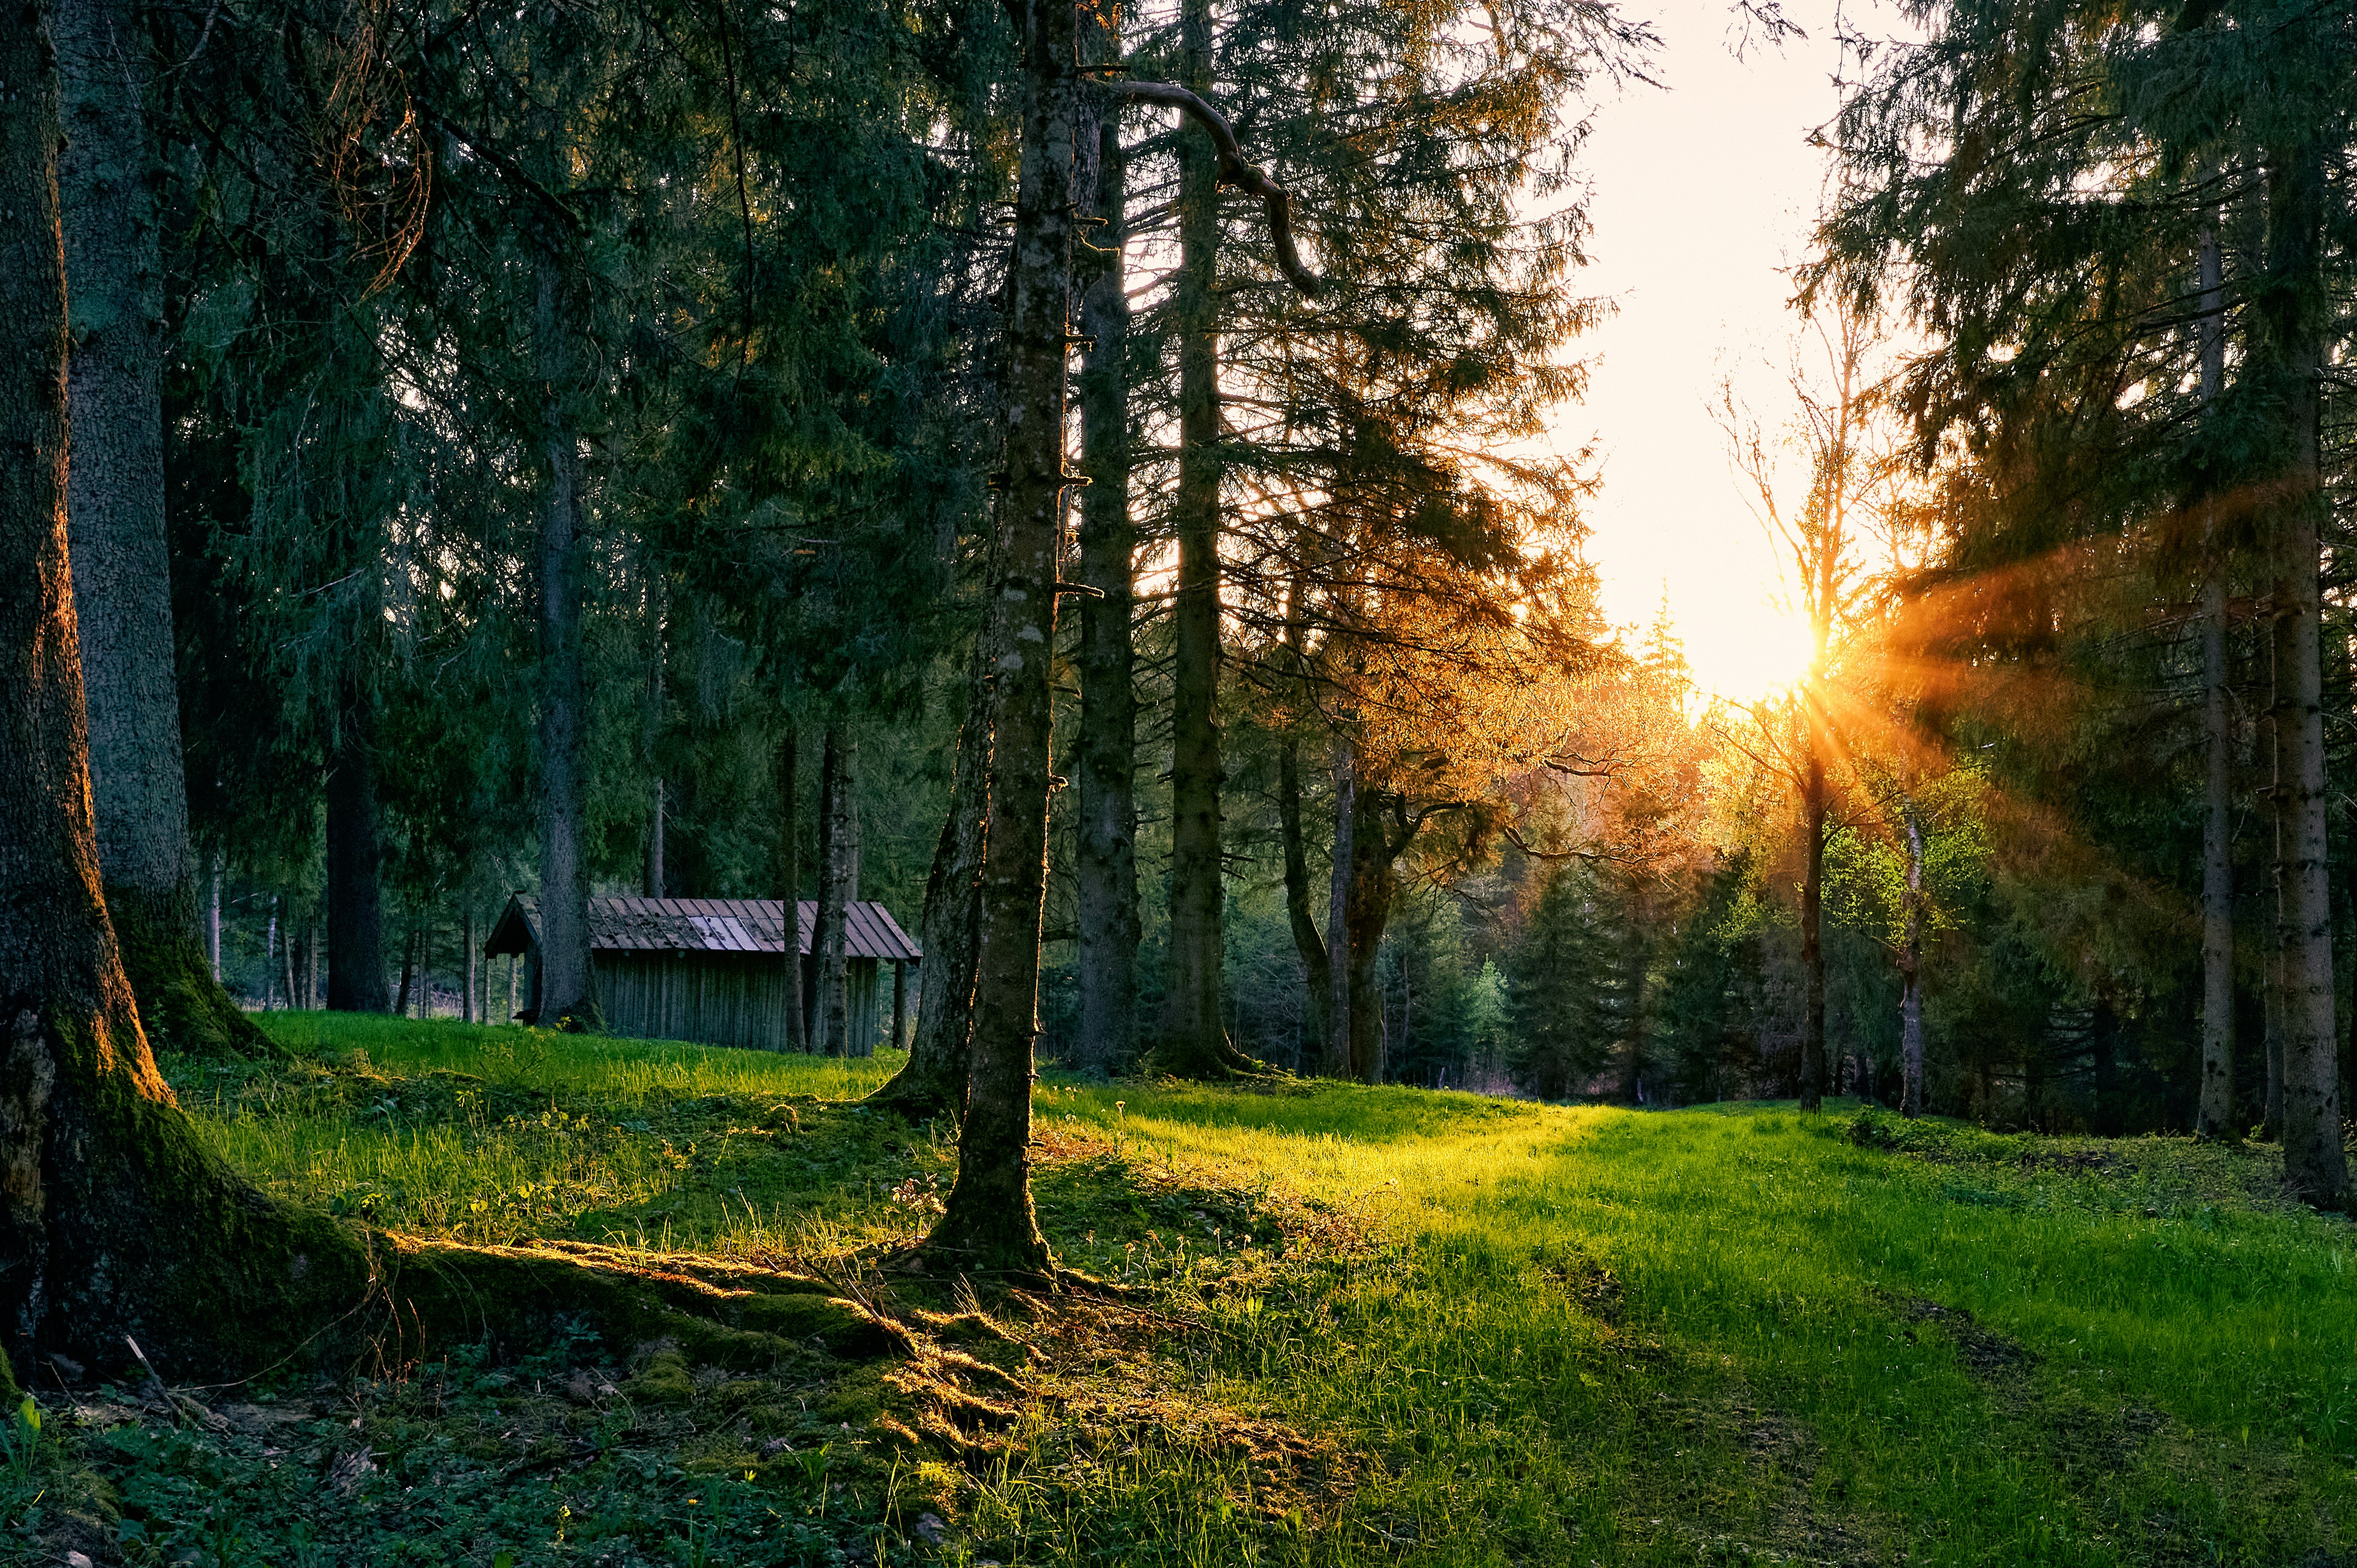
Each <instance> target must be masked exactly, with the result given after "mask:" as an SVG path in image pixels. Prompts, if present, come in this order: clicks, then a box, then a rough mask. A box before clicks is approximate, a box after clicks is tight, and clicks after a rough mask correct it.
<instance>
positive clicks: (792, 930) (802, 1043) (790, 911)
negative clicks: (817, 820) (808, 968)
mask: <svg viewBox="0 0 2357 1568" xmlns="http://www.w3.org/2000/svg"><path fill="white" fill-rule="evenodd" d="M795 746H796V737H795V736H794V726H793V725H791V724H790V725H786V726H785V728H784V729H783V731H781V732H780V735H779V736H778V897H780V898H782V899H783V900H785V905H786V1038H787V1039H788V1040H789V1041H790V1042H791V1044H792V1045H793V1047H794V1049H796V1050H798V1051H806V1050H808V1049H810V1031H809V1030H808V1029H805V1028H804V1027H803V1026H802V954H801V952H800V950H799V949H800V946H801V943H802V915H801V913H800V909H799V902H800V900H801V898H802V822H801V814H802V795H801V792H800V783H801V781H800V780H799V779H797V778H796V777H795V775H796V774H797V773H798V772H799V768H798V767H797V763H798V761H799V758H798V757H796V756H795Z"/></svg>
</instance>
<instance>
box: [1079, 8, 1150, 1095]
mask: <svg viewBox="0 0 2357 1568" xmlns="http://www.w3.org/2000/svg"><path fill="white" fill-rule="evenodd" d="M1098 37H1099V40H1100V47H1101V48H1102V50H1103V58H1105V59H1116V58H1118V57H1119V55H1120V53H1121V39H1120V36H1119V34H1118V33H1116V32H1115V31H1114V30H1113V29H1112V28H1110V27H1103V26H1102V25H1100V27H1099V28H1098ZM1092 119H1093V120H1094V121H1095V125H1094V132H1095V134H1094V135H1093V137H1092V136H1091V135H1090V134H1089V133H1090V129H1091V127H1090V124H1089V122H1090V121H1091V120H1092ZM1092 143H1093V147H1092ZM1075 150H1076V153H1077V154H1078V159H1077V161H1078V162H1079V163H1080V164H1081V165H1082V167H1081V169H1080V171H1079V175H1078V184H1079V185H1080V186H1081V188H1082V189H1089V188H1093V190H1094V197H1095V199H1094V202H1093V207H1094V210H1095V216H1097V217H1099V218H1102V219H1103V220H1104V223H1103V226H1102V227H1100V228H1098V229H1097V230H1096V231H1095V239H1094V242H1093V246H1092V248H1084V249H1083V250H1082V258H1083V261H1082V267H1081V271H1082V273H1083V275H1084V276H1086V278H1087V280H1088V281H1087V284H1086V285H1085V287H1084V289H1083V291H1082V296H1081V331H1082V334H1083V335H1084V336H1085V337H1086V338H1088V339H1089V342H1088V344H1087V345H1086V346H1085V347H1084V349H1083V350H1082V360H1081V466H1082V470H1083V471H1084V472H1085V473H1086V474H1087V475H1088V476H1089V486H1088V488H1087V489H1084V490H1082V492H1081V539H1080V563H1079V566H1078V572H1079V576H1080V582H1081V585H1082V587H1084V588H1088V589H1091V590H1093V592H1092V594H1090V595H1087V596H1083V597H1082V600H1081V636H1080V647H1079V650H1078V652H1077V655H1076V657H1075V658H1074V660H1073V663H1074V666H1075V670H1076V672H1077V673H1078V675H1079V677H1080V683H1081V734H1080V744H1079V746H1077V747H1076V748H1075V750H1076V753H1077V755H1076V757H1075V761H1074V767H1073V770H1072V771H1073V776H1074V779H1075V780H1076V781H1077V782H1078V784H1079V786H1080V822H1079V829H1080V832H1079V835H1078V836H1079V844H1078V854H1077V861H1078V865H1077V866H1076V871H1077V877H1078V882H1079V888H1078V894H1079V897H1078V908H1077V914H1078V918H1079V924H1080V932H1081V962H1080V1049H1079V1053H1078V1058H1079V1059H1078V1062H1077V1064H1076V1065H1079V1066H1082V1067H1084V1068H1089V1069H1095V1070H1097V1071H1100V1072H1115V1071H1119V1070H1121V1069H1125V1068H1126V1067H1127V1066H1128V1065H1129V1064H1130V1061H1131V1059H1132V1058H1134V1056H1135V1052H1136V1028H1137V1022H1136V1019H1137V944H1138V941H1139V939H1140V936H1141V934H1142V933H1141V929H1140V921H1139V918H1138V910H1137V796H1136V771H1137V770H1136V736H1137V696H1136V691H1135V686H1134V684H1133V674H1134V671H1133V650H1132V643H1131V628H1132V625H1133V618H1134V604H1133V588H1132V579H1131V572H1132V567H1133V557H1134V556H1135V552H1136V547H1137V533H1136V530H1135V527H1134V526H1133V525H1132V523H1131V521H1130V515H1129V468H1130V462H1129V298H1128V295H1127V294H1126V293H1125V289H1126V287H1127V279H1126V276H1125V271H1124V267H1123V264H1122V246H1123V245H1124V244H1125V242H1126V241H1127V239H1128V232H1127V227H1126V221H1125V187H1126V184H1127V180H1128V173H1129V171H1128V163H1127V159H1126V157H1125V155H1124V153H1123V151H1122V145H1121V110H1120V105H1119V104H1118V103H1117V102H1114V103H1103V104H1101V105H1092V104H1091V103H1089V102H1087V101H1085V100H1084V101H1083V103H1082V118H1081V126H1080V135H1079V140H1078V143H1077V145H1076V149H1075ZM1092 152H1093V156H1091V154H1092ZM1091 165H1093V168H1091V167H1090V166H1091ZM1083 243H1084V247H1087V246H1088V245H1089V242H1087V241H1086V239H1085V236H1084V237H1083Z"/></svg>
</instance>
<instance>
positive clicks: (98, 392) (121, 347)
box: [54, 0, 270, 1056]
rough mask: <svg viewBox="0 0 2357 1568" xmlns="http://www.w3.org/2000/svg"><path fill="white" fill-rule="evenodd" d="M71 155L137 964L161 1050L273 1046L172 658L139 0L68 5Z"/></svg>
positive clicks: (83, 362) (91, 706)
mask: <svg viewBox="0 0 2357 1568" xmlns="http://www.w3.org/2000/svg"><path fill="white" fill-rule="evenodd" d="M54 15H55V24H54V25H55V28H56V42H57V50H58V64H59V72H60V76H61V80H62V84H63V102H64V113H65V124H66V134H67V141H66V145H65V149H64V151H63V152H62V153H61V154H60V155H59V159H58V178H59V198H60V200H61V204H62V209H63V214H64V233H65V258H66V277H67V289H66V293H67V298H68V302H69V305H70V321H69V326H70V332H71V335H72V347H71V350H70V353H71V360H70V372H69V378H68V396H69V399H70V412H71V419H72V425H73V462H72V464H71V467H70V472H69V473H68V476H67V481H66V484H67V491H66V510H67V517H68V526H69V532H70V542H71V548H72V553H73V575H74V586H75V608H76V616H77V619H78V622H79V625H80V635H81V667H82V684H83V693H84V705H85V711H86V713H87V714H88V721H89V725H90V781H91V810H92V811H93V812H94V813H95V815H96V819H97V824H98V854H99V866H100V870H101V874H102V876H103V877H104V879H105V889H106V900H107V907H108V908H109V910H110V912H111V914H112V916H113V922H114V928H115V937H116V940H117V941H118V942H119V944H120V949H121V952H122V955H123V964H124V971H125V972H126V973H128V974H129V976H130V979H131V985H132V990H133V992H134V993H135V994H136V995H137V996H138V998H139V1004H140V1015H141V1017H142V1019H143V1020H144V1021H145V1025H146V1027H147V1033H148V1036H149V1038H150V1040H151V1042H152V1043H153V1044H154V1046H155V1047H156V1049H158V1050H175V1051H190V1052H197V1053H200V1054H205V1055H214V1056H219V1055H232V1056H238V1055H250V1054H253V1053H254V1052H257V1051H267V1050H269V1049H270V1046H269V1042H268V1041H267V1040H266V1039H265V1038H264V1036H263V1035H262V1033H261V1031H259V1030H258V1029H256V1028H255V1027H254V1026H253V1021H252V1020H250V1019H248V1018H247V1017H246V1016H245V1015H244V1014H243V1013H242V1012H240V1011H239V1010H238V1007H237V1004H236V1003H234V1002H233V1001H232V1000H231V998H230V996H229V993H227V992H225V991H223V990H222V989H221V983H220V982H219V981H218V980H217V979H215V978H214V977H213V976H212V974H211V972H210V966H209V965H208V964H207V962H206V961H205V957H204V949H203V946H202V932H201V926H200V921H201V916H202V894H201V891H200V888H199V883H200V881H201V872H200V870H199V862H198V859H197V856H196V853H195V851H194V849H193V848H192V847H191V845H190V844H189V842H188V781H187V779H186V777H185V775H184V774H183V771H182V768H181V761H180V710H179V703H178V689H177V686H176V683H175V675H174V670H173V650H172V582H171V566H170V557H169V554H168V553H167V547H166V543H165V529H164V403H163V392H162V384H161V373H162V366H163V357H164V299H163V262H162V254H161V230H160V225H159V219H158V214H157V210H156V185H157V180H158V177H159V175H160V170H159V167H158V165H157V160H156V152H155V148H154V147H153V145H151V139H150V137H149V135H148V134H147V113H146V104H145V91H146V84H147V81H148V79H149V77H150V75H151V73H152V68H151V62H150V60H149V59H148V51H147V29H146V26H145V20H144V18H143V17H142V16H141V15H140V13H139V10H138V8H137V7H136V6H134V5H129V4H127V3H126V0H59V3H58V5H57V6H56V10H55V13H54Z"/></svg>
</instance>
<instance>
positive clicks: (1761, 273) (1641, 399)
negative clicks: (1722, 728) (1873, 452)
mask: <svg viewBox="0 0 2357 1568" xmlns="http://www.w3.org/2000/svg"><path fill="white" fill-rule="evenodd" d="M1629 10H1630V11H1631V14H1632V15H1636V16H1650V17H1651V19H1652V21H1653V23H1654V25H1655V27H1656V28H1657V30H1658V31H1659V32H1660V34H1661V37H1662V40H1663V49H1662V52H1661V55H1660V57H1659V59H1658V60H1657V69H1656V70H1655V71H1654V72H1653V74H1654V76H1655V78H1656V80H1658V81H1661V82H1662V83H1663V89H1654V88H1649V87H1644V86H1631V87H1629V88H1627V89H1626V90H1624V91H1622V92H1621V93H1620V95H1619V96H1618V97H1616V98H1611V99H1608V100H1607V101H1605V102H1603V103H1601V104H1600V105H1599V106H1598V109H1597V111H1596V114H1595V120H1594V124H1595V130H1594V134H1593V135H1592V136H1591V137H1590V139H1589V141H1588V144H1587V153H1586V156H1585V158H1584V160H1583V161H1584V163H1585V165H1586V167H1587V175H1588V177H1589V179H1590V181H1591V182H1592V184H1593V187H1594V194H1593V197H1592V199H1591V200H1590V205H1589V213H1590V216H1591V219H1592V220H1593V224H1594V228H1593V232H1592V234H1591V236H1590V242H1589V246H1588V251H1589V257H1590V263H1591V264H1590V265H1589V266H1588V268H1587V273H1586V274H1585V278H1584V280H1583V281H1584V284H1585V289H1586V292H1588V293H1590V294H1594V295H1599V296H1602V297H1605V298H1609V299H1612V300H1616V301H1617V302H1618V303H1619V306H1620V312H1619V314H1618V315H1617V316H1615V317H1612V318H1611V319H1610V320H1608V321H1607V322H1605V323H1604V325H1603V326H1602V327H1600V328H1598V329H1597V330H1596V331H1595V332H1593V333H1592V334H1590V335H1589V336H1588V337H1587V338H1586V339H1584V341H1583V349H1584V351H1585V353H1586V355H1587V357H1588V358H1589V360H1590V363H1591V368H1592V376H1591V380H1590V381H1589V383H1588V391H1587V401H1586V402H1585V403H1582V404H1579V405H1577V406H1575V407H1571V408H1568V409H1566V410H1565V412H1564V413H1563V414H1562V415H1561V417H1560V418H1559V419H1558V420H1557V421H1556V424H1555V431H1556V437H1557V439H1558V440H1559V441H1561V442H1562V443H1563V444H1564V445H1566V446H1577V445H1578V444H1580V443H1581V442H1583V441H1585V440H1588V439H1591V438H1592V439H1593V440H1594V441H1595V443H1596V446H1597V449H1598V453H1599V454H1600V455H1601V456H1602V459H1603V463H1602V476H1603V490H1602V493H1601V494H1600V495H1598V496H1597V497H1596V498H1595V499H1593V500H1591V501H1590V502H1589V503H1588V505H1587V521H1588V523H1589V526H1590V527H1591V528H1592V529H1593V531H1594V532H1593V535H1592V537H1591V538H1590V540H1589V544H1588V548H1589V553H1590V555H1591V557H1592V558H1593V559H1594V560H1595V562H1596V563H1597V565H1598V569H1599V570H1600V572H1601V573H1602V575H1603V580H1604V607H1605V612H1606V614H1607V615H1608V616H1609V618H1611V619H1612V620H1613V621H1614V622H1615V623H1616V624H1622V625H1626V624H1631V623H1634V624H1636V625H1638V626H1640V627H1642V626H1643V625H1645V624H1648V623H1650V622H1651V621H1652V618H1653V613H1654V610H1655V609H1656V607H1658V606H1659V605H1660V603H1661V599H1662V594H1663V586H1664V584H1666V585H1667V588H1668V593H1669V600H1670V611H1671V614H1672V616H1673V617H1674V618H1675V620H1676V623H1677V627H1678V631H1679V635H1680V636H1682V637H1683V638H1684V640H1685V646H1686V655H1687V657H1688V659H1689V660H1692V661H1693V664H1694V667H1695V677H1696V679H1697V680H1699V681H1700V682H1702V684H1703V685H1704V686H1705V687H1706V689H1710V690H1715V691H1718V692H1720V693H1724V694H1726V695H1727V696H1730V697H1737V698H1746V697H1751V696H1755V695H1758V694H1760V693H1762V692H1763V691H1765V690H1767V689H1768V688H1770V686H1774V685H1778V684H1781V683H1783V682H1787V681H1789V680H1791V679H1792V677H1793V676H1794V675H1796V674H1797V673H1799V671H1800V670H1801V668H1802V666H1803V665H1804V664H1805V662H1806V660H1807V642H1806V639H1805V637H1804V635H1803V633H1802V632H1801V630H1800V628H1798V627H1797V626H1796V625H1794V624H1793V623H1792V621H1791V620H1790V619H1789V618H1786V617H1785V616H1784V614H1783V613H1782V611H1781V608H1780V603H1781V584H1780V579H1779V575H1778V572H1777V566H1776V557H1775V554H1774V552H1773V551H1772V550H1771V549H1770V545H1769V541H1768V537H1767V534H1766V533H1765V532H1764V531H1763V530H1762V529H1761V527H1760V523H1759V522H1758V521H1756V520H1755V519H1754V517H1753V516H1752V514H1751V512H1750V511H1749V510H1747V509H1746V507H1745V506H1744V502H1743V495H1742V492H1741V491H1740V490H1739V489H1738V488H1737V481H1736V478H1735V476H1734V474H1733V473H1732V472H1731V471H1730V470H1729V468H1728V467H1727V456H1726V443H1725V440H1724V438H1723V436H1722V435H1721V434H1720V432H1719V429H1718V427H1717V424H1714V423H1713V422H1712V420H1711V416H1710V413H1709V410H1708V407H1707V406H1706V404H1707V403H1708V401H1709V400H1710V399H1711V398H1712V397H1713V395H1714V393H1715V392H1716V391H1717V386H1718V383H1719V381H1720V380H1721V378H1722V377H1724V376H1727V375H1730V374H1731V375H1733V376H1734V377H1735V379H1736V383H1737V390H1738V395H1741V396H1743V397H1745V398H1746V400H1747V401H1749V403H1751V405H1752V406H1753V407H1754V409H1755V410H1757V412H1758V413H1760V415H1761V416H1762V418H1763V420H1764V421H1765V422H1766V423H1768V424H1771V425H1772V424H1776V423H1778V422H1780V421H1781V416H1782V414H1783V412H1784V407H1785V405H1784V404H1783V403H1781V402H1780V401H1779V398H1778V392H1779V390H1780V387H1779V383H1778V381H1777V379H1776V376H1775V374H1774V372H1773V371H1772V370H1771V369H1770V365H1771V362H1773V361H1779V360H1782V359H1783V358H1784V356H1785V354H1786V351H1787V349H1786V346H1787V344H1788V343H1789V342H1790V340H1791V338H1792V328H1793V326H1794V317H1793V315H1792V312H1791V311H1790V310H1788V309H1787V308H1786V306H1785V300H1786V298H1787V297H1788V295H1790V293H1791V287H1790V285H1789V284H1788V282H1787V280H1786V279H1785V277H1784V276H1783V274H1781V272H1780V271H1779V270H1778V269H1780V268H1781V267H1784V266H1786V265H1789V264H1791V263H1795V262H1797V261H1799V260H1801V259H1802V258H1803V255H1804V253H1805V252H1806V247H1807V244H1808V231H1809V225H1810V221H1811V220H1812V218H1813V215H1814V213H1815V210H1816V205H1817V196H1818V190H1819V188H1820V184H1821V182H1822V180H1823V178H1824V171H1825V155H1824V153H1822V152H1819V151H1817V150H1816V149H1814V148H1812V147H1811V146H1809V145H1808V133H1809V131H1810V130H1811V129H1812V128H1813V127H1814V126H1816V125H1819V124H1823V123H1824V121H1826V120H1827V119H1829V118H1830V117H1831V116H1832V114H1833V113H1834V110H1835V105H1836V102H1837V100H1836V95H1835V88H1834V84H1833V80H1832V79H1833V74H1834V71H1835V68H1836V66H1837V65H1838V64H1839V63H1840V59H1839V51H1838V49H1837V48H1836V46H1835V41H1834V27H1833V25H1832V23H1833V13H1834V0H1792V3H1788V4H1787V5H1786V7H1785V11H1786V15H1788V16H1791V17H1792V19H1793V20H1794V21H1797V22H1799V23H1800V24H1801V25H1802V26H1803V27H1804V28H1806V29H1807V32H1808V35H1809V36H1808V37H1807V38H1806V39H1800V38H1793V39H1789V40H1787V41H1786V42H1785V43H1784V44H1783V46H1782V47H1781V49H1779V48H1769V47H1764V46H1761V45H1759V44H1758V43H1757V42H1756V41H1755V44H1754V46H1753V47H1752V48H1749V49H1748V50H1747V51H1746V55H1745V58H1744V59H1742V60H1738V59H1736V58H1735V55H1734V52H1733V51H1734V48H1735V44H1736V41H1737V34H1736V32H1735V30H1734V29H1735V28H1736V27H1737V26H1738V22H1737V18H1736V16H1735V14H1734V9H1733V6H1732V5H1731V4H1730V3H1729V0H1636V3H1634V4H1631V5H1630V6H1629ZM1848 19H1849V20H1850V21H1851V23H1852V24H1853V25H1855V24H1857V22H1858V21H1860V20H1861V19H1863V20H1864V21H1866V22H1867V24H1868V26H1869V27H1872V28H1873V30H1876V31H1881V30H1883V27H1887V25H1888V17H1887V16H1884V15H1878V14H1877V12H1876V8H1875V7H1874V6H1873V5H1871V4H1870V0H1869V3H1868V4H1866V5H1860V4H1858V3H1857V0H1852V3H1851V4H1850V5H1849V6H1848ZM1875 24H1882V25H1883V27H1877V26H1875Z"/></svg>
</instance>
